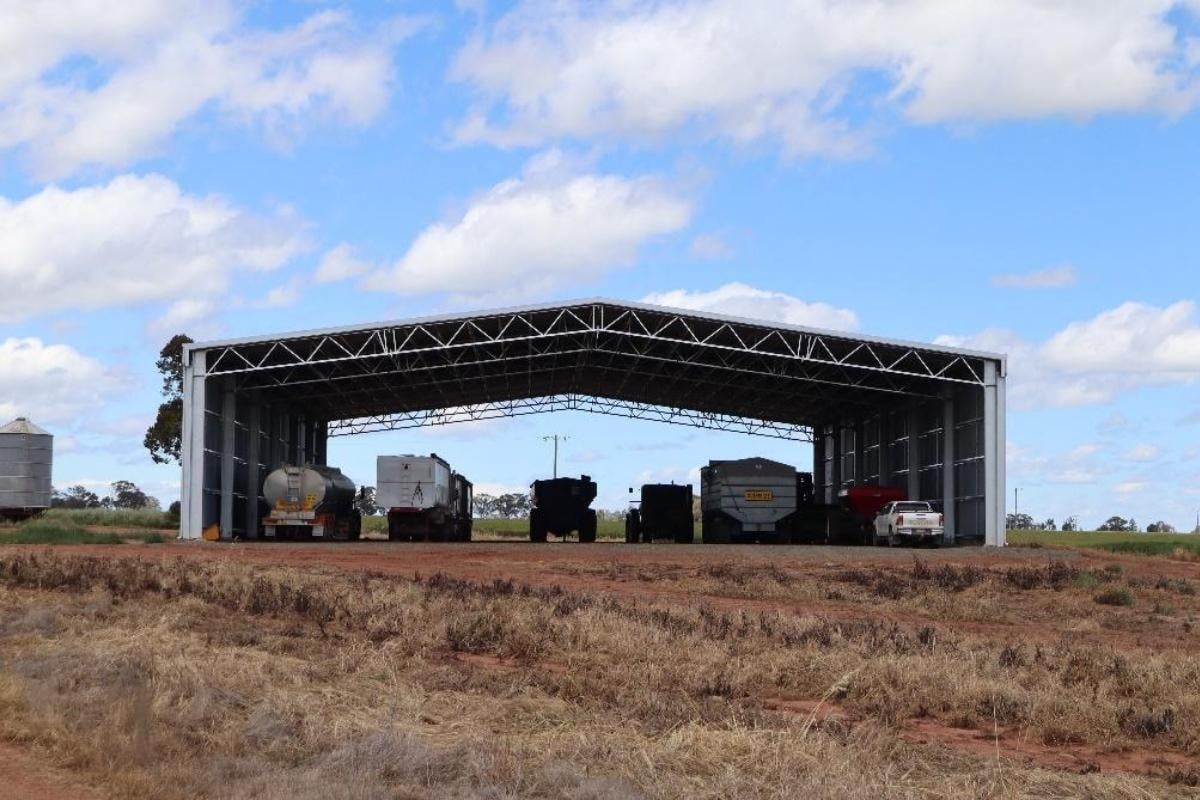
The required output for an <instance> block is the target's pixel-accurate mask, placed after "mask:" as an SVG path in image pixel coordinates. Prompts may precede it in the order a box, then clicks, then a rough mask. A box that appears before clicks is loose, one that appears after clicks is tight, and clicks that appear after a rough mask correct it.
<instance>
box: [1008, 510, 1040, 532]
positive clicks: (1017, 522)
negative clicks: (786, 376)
mask: <svg viewBox="0 0 1200 800" xmlns="http://www.w3.org/2000/svg"><path fill="white" fill-rule="evenodd" d="M1034 527H1036V526H1035V524H1034V522H1033V517H1031V516H1029V515H1028V514H1009V515H1008V518H1007V528H1008V529H1009V530H1010V531H1031V530H1033V529H1034Z"/></svg>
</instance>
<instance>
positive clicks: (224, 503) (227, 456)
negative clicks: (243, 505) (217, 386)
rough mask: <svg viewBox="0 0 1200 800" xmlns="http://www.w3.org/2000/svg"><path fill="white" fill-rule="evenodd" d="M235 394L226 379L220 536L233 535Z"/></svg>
mask: <svg viewBox="0 0 1200 800" xmlns="http://www.w3.org/2000/svg"><path fill="white" fill-rule="evenodd" d="M236 411H237V394H236V393H235V392H234V390H233V386H232V384H231V383H229V382H228V381H227V382H226V386H225V397H224V402H223V403H222V405H221V538H222V539H228V538H231V537H232V536H233V492H234V485H233V484H234V471H233V452H234V448H235V447H236V446H237V439H236V434H237V422H236V419H235V417H236V413H235V412H236Z"/></svg>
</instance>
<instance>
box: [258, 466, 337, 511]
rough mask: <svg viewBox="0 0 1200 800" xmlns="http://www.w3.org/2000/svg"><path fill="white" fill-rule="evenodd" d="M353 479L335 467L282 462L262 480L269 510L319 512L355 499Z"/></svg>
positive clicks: (264, 496)
mask: <svg viewBox="0 0 1200 800" xmlns="http://www.w3.org/2000/svg"><path fill="white" fill-rule="evenodd" d="M354 493H355V487H354V481H352V480H350V479H349V478H347V477H346V476H345V475H343V474H342V472H341V470H339V469H336V468H334V467H325V466H317V465H310V466H304V467H298V466H291V465H284V466H282V467H280V468H279V469H277V470H273V471H272V472H271V474H269V475H267V477H266V479H265V480H264V481H263V498H264V499H265V500H266V501H267V505H269V506H270V507H271V508H272V509H280V510H291V511H320V510H322V509H324V508H325V507H326V506H335V505H338V504H345V503H353V502H354Z"/></svg>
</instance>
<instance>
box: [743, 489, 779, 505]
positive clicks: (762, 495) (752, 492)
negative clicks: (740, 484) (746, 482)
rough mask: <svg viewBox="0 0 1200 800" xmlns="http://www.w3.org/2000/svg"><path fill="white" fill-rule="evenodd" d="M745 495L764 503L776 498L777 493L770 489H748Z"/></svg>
mask: <svg viewBox="0 0 1200 800" xmlns="http://www.w3.org/2000/svg"><path fill="white" fill-rule="evenodd" d="M745 497H746V499H747V500H749V501H751V502H753V503H764V502H769V501H771V500H774V499H775V494H774V492H772V491H771V490H770V489H747V490H746V494H745Z"/></svg>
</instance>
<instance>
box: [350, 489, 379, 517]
mask: <svg viewBox="0 0 1200 800" xmlns="http://www.w3.org/2000/svg"><path fill="white" fill-rule="evenodd" d="M375 498H376V495H375V487H374V486H363V487H362V488H361V489H359V490H358V497H356V498H354V507H355V508H357V509H358V513H360V514H362V515H363V516H364V517H373V516H375V515H376V514H378V513H379V512H380V511H381V509H380V508H379V502H378V501H377V500H376V499H375Z"/></svg>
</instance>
